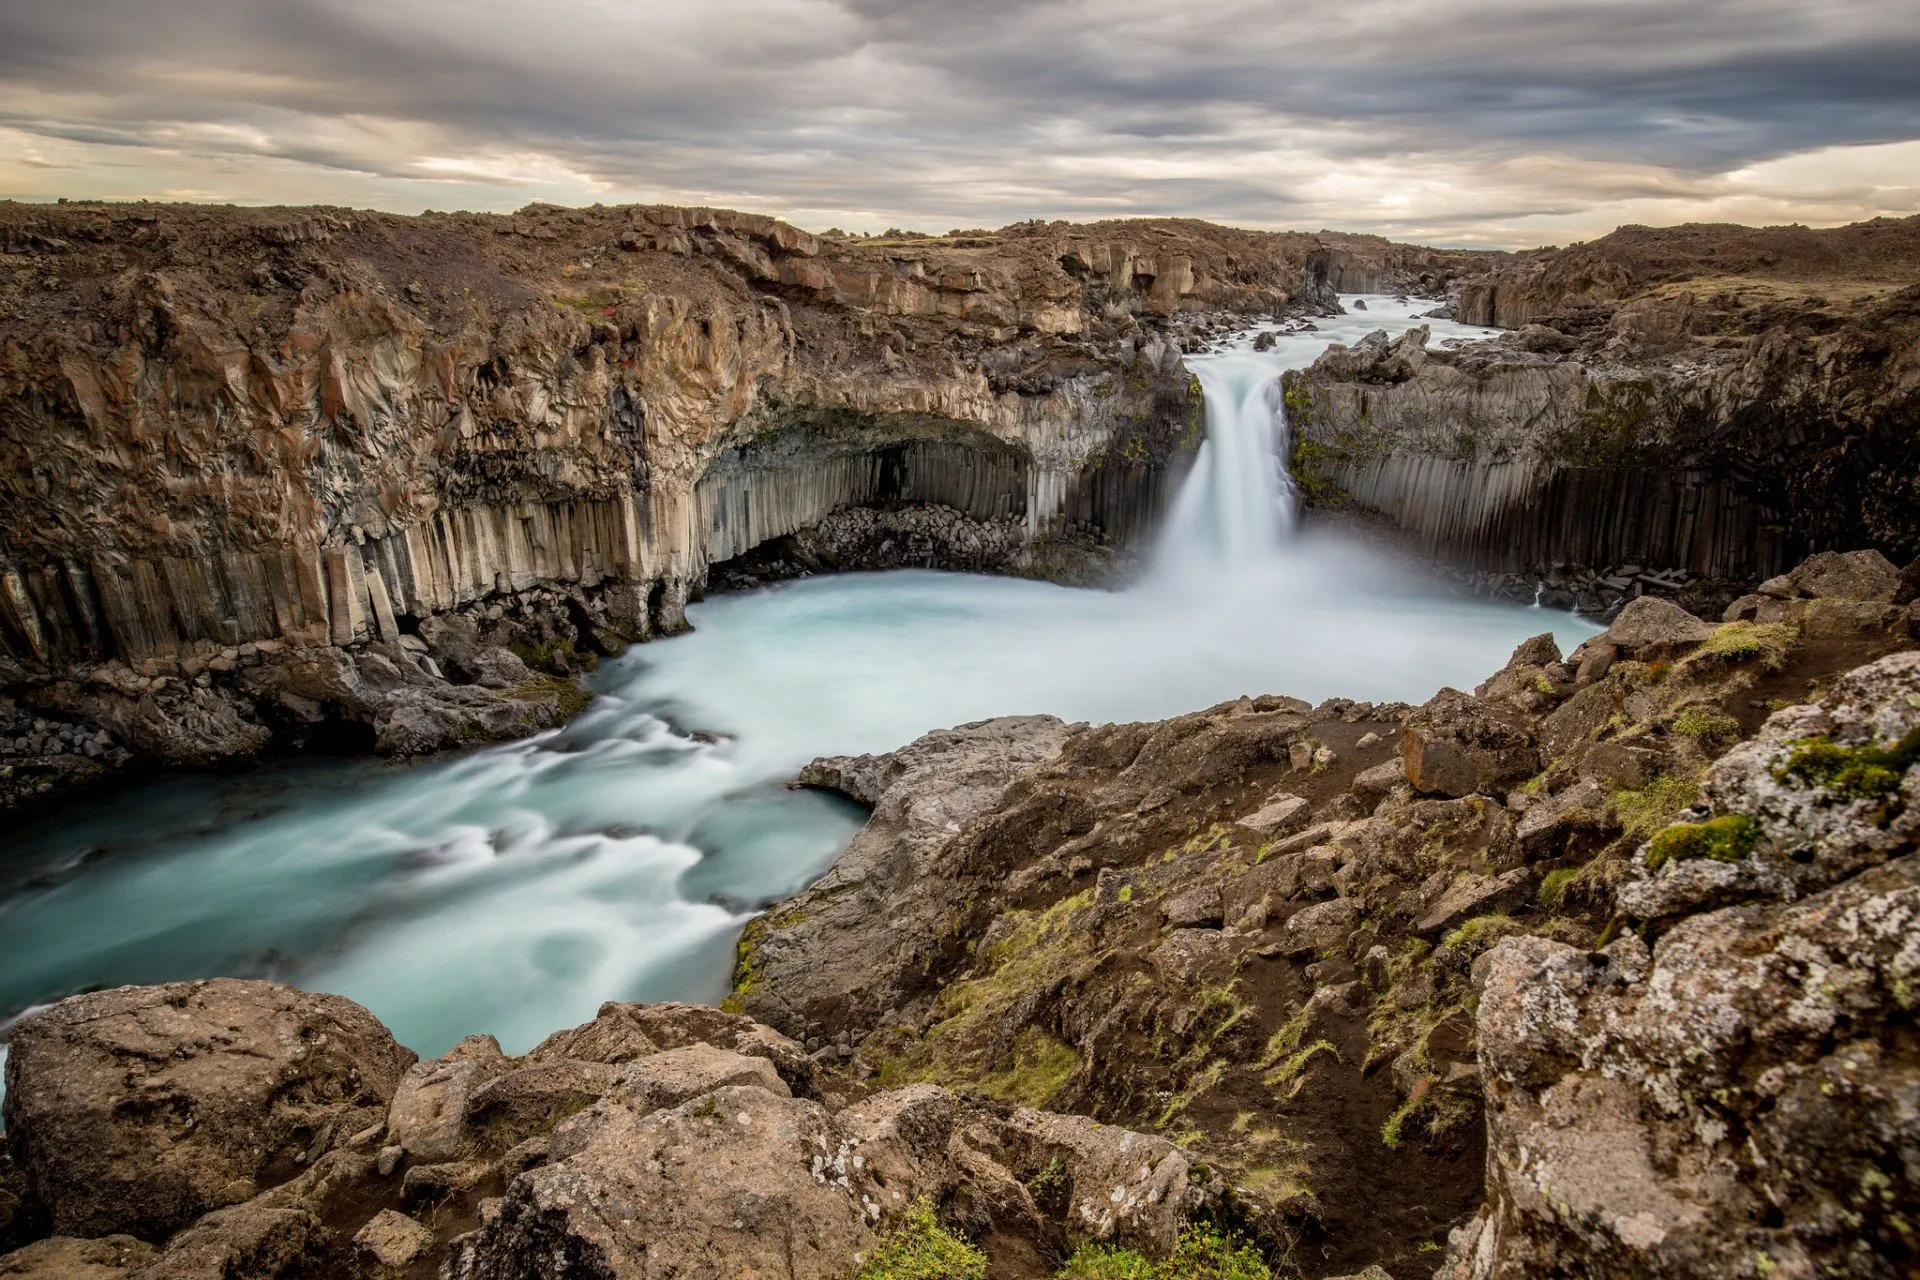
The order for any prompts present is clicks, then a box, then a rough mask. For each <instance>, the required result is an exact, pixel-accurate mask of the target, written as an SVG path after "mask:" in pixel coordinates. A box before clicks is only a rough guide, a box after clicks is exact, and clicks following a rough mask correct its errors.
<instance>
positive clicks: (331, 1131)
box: [6, 979, 413, 1239]
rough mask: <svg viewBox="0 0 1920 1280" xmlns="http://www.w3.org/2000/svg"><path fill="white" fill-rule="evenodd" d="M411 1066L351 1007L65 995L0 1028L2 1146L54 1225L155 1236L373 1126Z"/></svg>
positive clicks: (183, 994)
mask: <svg viewBox="0 0 1920 1280" xmlns="http://www.w3.org/2000/svg"><path fill="white" fill-rule="evenodd" d="M412 1061H413V1055H412V1054H411V1053H410V1052H408V1051H407V1050H405V1049H403V1048H401V1047H400V1046H399V1045H397V1044H395V1043H394V1041H393V1037H392V1036H391V1035H389V1034H388V1033H387V1030H386V1028H385V1027H383V1026H381V1025H380V1023H379V1022H378V1021H376V1020H375V1019H374V1018H373V1016H372V1015H371V1014H369V1013H368V1012H367V1011H366V1010H365V1009H362V1008H361V1007H360V1006H359V1005H357V1004H354V1003H353V1002H352V1001H350V1000H344V999H341V998H340V997H338V996H324V995H310V994H308V993H306V992H303V991H298V990H295V989H294V988H292V987H286V986H281V985H280V984H278V983H271V982H240V981H234V980H231V979H214V980H211V981H207V982H181V983H171V984H168V985H165V986H158V987H120V988H116V989H114V990H110V991H100V992H94V993H91V994H88V995H80V996H72V997H69V998H68V999H66V1000H63V1001H61V1002H60V1003H59V1004H57V1005H55V1006H54V1007H53V1008H51V1009H48V1010H46V1011H44V1012H42V1013H38V1014H35V1015H32V1016H30V1017H27V1018H23V1019H22V1020H21V1021H20V1022H19V1023H17V1024H15V1026H14V1027H13V1029H12V1042H11V1053H10V1056H9V1058H8V1061H7V1084H8V1087H7V1096H6V1130H7V1137H8V1145H9V1150H10V1153H11V1155H12V1158H13V1159H14V1160H15V1161H16V1162H17V1163H18V1164H19V1166H20V1168H21V1170H22V1171H23V1172H24V1173H25V1175H26V1177H27V1179H28V1182H29V1184H30V1185H31V1187H32V1189H33V1193H34V1196H35V1198H36V1199H37V1200H38V1201H39V1202H40V1203H42V1204H44V1205H46V1206H48V1207H49V1210H50V1212H51V1214H52V1225H53V1229H54V1230H55V1231H56V1232H61V1233H68V1234H71V1233H73V1232H88V1233H93V1234H111V1233H114V1232H125V1233H127V1234H132V1235H139V1236H142V1237H145V1238H155V1239H158V1238H163V1237H165V1236H166V1235H167V1234H168V1233H170V1232H172V1231H174V1230H176V1229H178V1228H179V1227H181V1226H184V1225H186V1224H187V1223H189V1222H191V1221H193V1220H194V1219H195V1218H197V1217H198V1216H200V1215H201V1214H203V1213H206V1212H207V1211H209V1210H211V1209H216V1208H219V1207H221V1206H223V1205H229V1204H237V1203H239V1202H241V1201H244V1200H247V1199H249V1198H251V1197H252V1196H253V1195H254V1194H255V1192H256V1191H257V1190H258V1185H259V1179H261V1178H264V1177H271V1176H272V1172H273V1170H275V1169H278V1168H282V1167H284V1168H286V1169H287V1170H288V1171H289V1172H291V1171H292V1170H293V1169H294V1168H296V1167H297V1163H298V1162H299V1161H301V1160H312V1159H314V1158H316V1157H317V1156H319V1155H320V1154H321V1153H322V1152H324V1151H326V1150H328V1149H329V1147H331V1146H332V1145H334V1144H336V1143H340V1142H344V1141H345V1139H346V1138H347V1137H348V1136H350V1135H352V1134H355V1133H357V1132H359V1131H361V1130H363V1129H365V1128H367V1127H368V1126H369V1125H372V1124H375V1123H377V1122H378V1121H379V1120H380V1118H381V1117H382V1116H383V1115H384V1113H385V1111H386V1107H387V1103H388V1101H389V1100H390V1099H391V1097H392V1095H393V1091H394V1088H395V1086H396V1085H397V1084H398V1083H399V1079H400V1076H401V1074H402V1072H404V1071H405V1070H406V1068H407V1067H408V1066H409V1065H410V1064H411V1063H412ZM282 1176H285V1175H282Z"/></svg>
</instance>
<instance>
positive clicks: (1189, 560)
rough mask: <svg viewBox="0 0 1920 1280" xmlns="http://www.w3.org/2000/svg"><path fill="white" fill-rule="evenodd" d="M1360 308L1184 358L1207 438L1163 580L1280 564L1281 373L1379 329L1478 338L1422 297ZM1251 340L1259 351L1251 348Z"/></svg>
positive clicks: (1289, 513) (1170, 522) (1285, 437)
mask: <svg viewBox="0 0 1920 1280" xmlns="http://www.w3.org/2000/svg"><path fill="white" fill-rule="evenodd" d="M1353 300H1354V299H1353V298H1352V297H1351V296H1349V295H1343V296H1342V301H1343V302H1352V301H1353ZM1365 303H1366V306H1365V309H1364V310H1363V311H1361V312H1360V313H1359V314H1349V315H1341V316H1335V317H1330V318H1327V319H1322V320H1318V321H1316V322H1314V323H1312V324H1304V325H1303V324H1301V323H1299V322H1292V323H1289V324H1286V325H1281V324H1275V323H1268V324H1262V325H1258V326H1256V327H1254V328H1252V329H1248V330H1246V331H1245V332H1242V333H1239V334H1236V335H1234V336H1233V337H1231V338H1228V339H1226V340H1225V341H1224V342H1221V343H1218V344H1216V345H1215V346H1214V347H1213V348H1212V349H1210V350H1208V351H1205V352H1200V353H1196V354H1193V355H1189V356H1188V357H1187V358H1186V365H1187V369H1188V370H1189V371H1190V372H1191V373H1192V374H1193V376H1194V377H1196V378H1198V379H1199V380H1200V389H1201V391H1202V392H1203V393H1204V394H1205V397H1206V406H1207V438H1206V441H1205V443H1203V444H1202V445H1201V446H1200V452H1199V454H1198V456H1196V457H1195V459H1194V465H1193V470H1192V471H1191V472H1190V473H1189V474H1188V476H1187V479H1186V481H1185V483H1184V484H1183V485H1182V486H1181V489H1180V492H1179V494H1178V495H1177V496H1176V497H1175V498H1174V504H1173V510H1172V511H1171V513H1169V516H1168V519H1167V527H1166V530H1165V532H1164V533H1163V534H1162V535H1161V539H1160V544H1159V546H1158V548H1157V549H1156V557H1155V559H1156V570H1157V576H1158V577H1159V578H1160V580H1161V581H1162V582H1168V581H1178V580H1179V579H1180V578H1181V577H1183V576H1188V575H1192V574H1195V573H1201V574H1213V575H1217V574H1221V573H1227V574H1233V575H1239V576H1245V575H1246V574H1248V573H1251V572H1255V571H1257V570H1259V569H1260V568H1262V567H1263V566H1274V565H1276V564H1278V563H1279V562H1280V561H1282V560H1283V559H1285V558H1286V549H1287V547H1288V545H1289V542H1290V541H1291V539H1290V536H1289V535H1291V534H1292V532H1293V528H1294V523H1295V517H1296V507H1297V501H1296V495H1295V491H1294V485H1293V478H1292V476H1290V475H1289V474H1288V473H1287V469H1286V464H1285V459H1286V458H1287V457H1289V456H1290V455H1291V454H1292V451H1293V450H1292V441H1291V439H1290V437H1289V432H1288V428H1287V419H1286V409H1285V406H1284V405H1283V404H1282V403H1281V397H1280V375H1281V374H1282V373H1284V372H1286V371H1287V370H1289V369H1304V368H1306V367H1307V366H1308V365H1310V364H1312V363H1313V362H1314V361H1315V360H1317V359H1318V358H1319V357H1320V356H1321V354H1322V353H1324V352H1325V351H1326V349H1327V348H1328V347H1330V346H1332V345H1333V344H1334V343H1336V342H1345V343H1353V342H1357V341H1358V340H1359V339H1361V338H1362V337H1364V336H1366V335H1367V334H1368V333H1371V332H1373V331H1374V330H1379V329H1384V330H1386V331H1387V333H1388V334H1389V335H1390V336H1393V337H1398V336H1399V335H1400V334H1402V333H1405V332H1406V331H1407V330H1408V329H1411V328H1413V327H1414V326H1415V325H1418V324H1421V323H1426V324H1428V325H1429V326H1430V327H1431V328H1432V330H1433V331H1434V332H1435V334H1436V335H1437V336H1438V337H1439V338H1440V340H1441V341H1442V342H1444V341H1446V340H1448V339H1449V338H1456V337H1458V338H1473V337H1480V336H1484V333H1485V331H1482V330H1473V329H1469V328H1467V327H1465V326H1462V325H1456V324H1451V323H1448V322H1446V321H1426V320H1424V319H1423V318H1422V315H1421V313H1423V312H1425V311H1427V310H1430V309H1431V308H1432V307H1433V306H1434V305H1435V304H1434V303H1433V302H1431V301H1426V300H1422V299H1418V298H1404V297H1380V296H1374V295H1367V296H1366V298H1365ZM1256 339H1259V340H1260V341H1262V342H1264V343H1265V344H1266V348H1267V349H1266V350H1264V351H1263V350H1259V349H1258V348H1257V347H1256V345H1255V342H1256Z"/></svg>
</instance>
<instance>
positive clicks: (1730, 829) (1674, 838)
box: [1647, 813, 1760, 871]
mask: <svg viewBox="0 0 1920 1280" xmlns="http://www.w3.org/2000/svg"><path fill="white" fill-rule="evenodd" d="M1759 838H1760V828H1759V827H1758V826H1757V825H1755V823H1754V821H1753V819H1752V818H1749V817H1748V816H1747V815H1746V814H1744V813H1730V814H1727V815H1725V816H1724V817H1719V818H1713V819H1711V820H1709V821H1707V822H1676V823H1674V824H1673V825H1672V826H1670V827H1668V828H1667V829H1666V830H1665V831H1662V832H1661V833H1660V834H1658V835H1656V836H1655V837H1654V838H1653V842H1652V843H1651V844H1649V845H1648V846H1647V870H1649V871H1658V870H1659V869H1660V868H1662V867H1664V866H1666V865H1667V864H1668V863H1669V862H1686V861H1690V860H1692V859H1694V858H1711V859H1712V860H1713V861H1715V862H1738V861H1739V860H1740V859H1742V858H1744V857H1746V856H1747V854H1748V852H1749V851H1751V850H1752V848H1753V845H1754V842H1755V841H1756V840H1758V839H1759Z"/></svg>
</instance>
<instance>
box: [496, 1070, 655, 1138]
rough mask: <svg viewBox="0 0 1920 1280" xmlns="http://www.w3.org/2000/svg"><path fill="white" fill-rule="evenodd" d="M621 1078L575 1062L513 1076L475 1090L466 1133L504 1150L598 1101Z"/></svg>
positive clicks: (508, 1073) (618, 1073)
mask: <svg viewBox="0 0 1920 1280" xmlns="http://www.w3.org/2000/svg"><path fill="white" fill-rule="evenodd" d="M620 1072H621V1068H619V1067H617V1066H614V1065H612V1064H610V1063H603V1062H578V1061H575V1060H574V1059H572V1058H560V1059H557V1060H554V1061H548V1062H536V1063H533V1064H532V1065H531V1066H526V1067H521V1068H519V1069H518V1070H515V1071H509V1072H507V1073H506V1074H505V1075H502V1076H499V1077H497V1078H495V1079H492V1080H489V1081H488V1082H487V1083H486V1084H484V1085H482V1086H480V1088H478V1089H476V1090H474V1092H473V1095H472V1097H471V1098H470V1099H469V1101H468V1103H467V1112H466V1123H467V1129H468V1131H469V1132H471V1133H473V1134H475V1135H477V1136H478V1137H480V1138H481V1139H482V1140H484V1141H485V1142H486V1144H487V1145H488V1146H490V1147H491V1148H493V1149H494V1150H505V1149H507V1148H509V1147H512V1146H514V1145H516V1144H518V1143H521V1142H524V1141H526V1140H527V1139H528V1138H531V1137H533V1136H535V1135H537V1134H543V1133H546V1132H548V1131H549V1130H551V1129H552V1128H553V1127H554V1126H555V1125H557V1124H559V1123H560V1122H561V1121H562V1120H565V1119H566V1118H567V1117H568V1116H571V1115H573V1114H575V1113H576V1112H579V1111H581V1110H584V1109H585V1108H586V1107H589V1106H591V1105H592V1104H593V1103H595V1102H597V1101H599V1100H600V1099H601V1098H602V1097H604V1096H606V1093H607V1090H609V1089H611V1088H612V1087H613V1084H614V1081H615V1080H617V1079H619V1077H620Z"/></svg>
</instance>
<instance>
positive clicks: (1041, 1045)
mask: <svg viewBox="0 0 1920 1280" xmlns="http://www.w3.org/2000/svg"><path fill="white" fill-rule="evenodd" d="M1009 1057H1010V1059H1011V1061H1010V1062H1009V1063H1008V1065H1007V1066H1005V1067H1002V1068H1001V1069H1000V1070H998V1071H995V1072H992V1073H990V1074H988V1075H986V1076H984V1077H982V1078H981V1080H980V1091H981V1092H982V1093H985V1094H986V1095H987V1096H988V1097H992V1098H1000V1099H1003V1100H1005V1101H1008V1102H1024V1103H1026V1104H1027V1105H1028V1106H1030V1107H1042V1106H1045V1105H1046V1103H1047V1100H1048V1099H1049V1098H1051V1097H1053V1095H1054V1094H1056V1093H1058V1092H1060V1089H1061V1087H1062V1086H1063V1085H1065V1084H1066V1083H1067V1080H1068V1078H1069V1077H1071V1076H1072V1075H1073V1071H1074V1068H1075V1067H1078V1066H1079V1065H1080V1054H1079V1053H1078V1052H1077V1051H1075V1049H1074V1048H1073V1046H1071V1045H1068V1044H1063V1043H1062V1042H1061V1041H1059V1040H1056V1039H1054V1038H1053V1037H1052V1036H1050V1035H1048V1034H1047V1033H1046V1032H1044V1031H1042V1030H1040V1028H1038V1027H1028V1028H1027V1029H1026V1030H1025V1031H1022V1032H1021V1033H1020V1034H1019V1036H1017V1037H1016V1038H1015V1039H1014V1042H1013V1052H1012V1053H1011V1054H1010V1055H1009Z"/></svg>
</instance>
